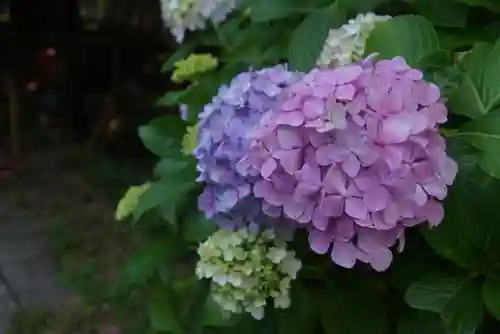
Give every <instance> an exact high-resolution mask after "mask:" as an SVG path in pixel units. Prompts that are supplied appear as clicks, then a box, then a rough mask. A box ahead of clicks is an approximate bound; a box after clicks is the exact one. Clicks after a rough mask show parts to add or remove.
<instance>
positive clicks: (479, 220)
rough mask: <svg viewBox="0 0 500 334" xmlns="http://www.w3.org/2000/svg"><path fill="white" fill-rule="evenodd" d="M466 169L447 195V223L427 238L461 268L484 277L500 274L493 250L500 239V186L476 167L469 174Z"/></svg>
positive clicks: (439, 251)
mask: <svg viewBox="0 0 500 334" xmlns="http://www.w3.org/2000/svg"><path fill="white" fill-rule="evenodd" d="M466 166H467V165H461V168H462V170H461V171H460V172H459V174H458V177H457V179H456V180H455V183H454V185H453V186H452V187H451V188H450V189H449V191H448V197H447V198H446V203H445V213H446V214H445V217H444V221H443V222H442V223H441V225H440V226H439V227H437V228H434V229H430V230H427V231H425V232H424V235H425V238H426V240H427V242H428V243H429V244H430V245H431V246H432V248H434V250H435V251H436V252H437V253H438V254H439V255H441V256H443V257H445V258H448V259H450V260H452V261H454V262H455V263H457V264H458V265H459V266H462V267H464V268H472V269H474V270H477V271H480V272H485V273H486V272H490V271H492V270H493V271H496V270H499V263H498V262H499V261H498V259H499V254H497V253H498V252H497V251H496V248H495V247H494V245H495V244H497V243H498V241H499V239H500V232H499V229H500V226H499V224H498V219H496V212H497V211H498V203H497V200H496V199H497V198H498V197H499V196H500V187H499V183H498V181H497V180H495V179H494V178H491V177H489V176H488V175H487V174H486V173H484V172H483V171H482V170H481V169H479V168H476V167H474V165H473V164H472V165H471V168H470V169H469V170H467V169H466ZM485 177H488V179H487V182H484V181H486V180H485V179H484V178H485ZM478 181H480V182H478Z"/></svg>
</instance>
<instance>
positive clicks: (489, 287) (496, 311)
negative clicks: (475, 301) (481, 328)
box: [483, 277, 500, 320]
mask: <svg viewBox="0 0 500 334" xmlns="http://www.w3.org/2000/svg"><path fill="white" fill-rule="evenodd" d="M483 300H484V303H485V305H486V308H487V309H488V311H489V312H490V313H491V314H492V315H493V316H494V317H495V318H497V319H498V320H500V279H499V278H497V277H488V278H487V279H486V281H485V282H484V285H483Z"/></svg>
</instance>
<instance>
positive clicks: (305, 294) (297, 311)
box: [277, 283, 320, 334]
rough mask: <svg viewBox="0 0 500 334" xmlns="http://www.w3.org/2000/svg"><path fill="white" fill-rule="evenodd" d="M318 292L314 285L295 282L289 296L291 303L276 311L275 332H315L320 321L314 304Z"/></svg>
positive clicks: (289, 333) (305, 333) (283, 333)
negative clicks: (276, 324)
mask: <svg viewBox="0 0 500 334" xmlns="http://www.w3.org/2000/svg"><path fill="white" fill-rule="evenodd" d="M318 293H320V291H319V290H318V289H317V288H316V287H309V286H306V285H305V284H304V285H301V284H299V283H295V284H294V285H293V286H292V291H291V296H290V298H291V300H292V305H291V306H290V308H288V309H286V310H283V311H280V312H279V313H278V330H277V334H309V333H316V332H317V331H316V329H317V327H318V323H319V322H320V319H319V312H318V305H316V304H317V301H316V300H317V296H318Z"/></svg>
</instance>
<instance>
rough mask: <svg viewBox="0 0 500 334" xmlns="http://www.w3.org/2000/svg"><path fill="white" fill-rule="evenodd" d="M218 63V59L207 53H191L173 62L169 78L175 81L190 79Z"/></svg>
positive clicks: (215, 66)
mask: <svg viewBox="0 0 500 334" xmlns="http://www.w3.org/2000/svg"><path fill="white" fill-rule="evenodd" d="M218 64H219V61H218V59H217V58H215V57H214V56H212V55H211V54H209V53H201V54H196V53H193V54H191V55H189V57H187V58H186V59H183V60H179V61H178V62H176V63H175V64H174V66H175V70H174V72H173V73H172V77H171V79H172V81H173V82H175V83H182V82H184V81H190V80H192V79H193V78H195V77H196V76H198V75H200V74H203V73H206V72H210V71H212V70H214V69H215V68H217V65H218Z"/></svg>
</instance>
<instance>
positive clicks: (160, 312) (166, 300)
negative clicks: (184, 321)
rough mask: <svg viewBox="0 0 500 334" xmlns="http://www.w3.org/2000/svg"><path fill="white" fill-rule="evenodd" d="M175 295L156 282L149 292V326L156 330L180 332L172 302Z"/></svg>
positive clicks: (176, 333) (180, 328)
mask: <svg viewBox="0 0 500 334" xmlns="http://www.w3.org/2000/svg"><path fill="white" fill-rule="evenodd" d="M176 298H177V296H175V295H174V292H173V291H171V289H169V288H168V287H166V286H164V285H161V284H156V285H155V286H154V287H153V288H152V289H151V290H150V292H149V319H150V322H151V327H153V329H154V330H157V331H165V332H170V333H174V334H178V333H179V334H181V333H183V332H184V331H183V330H182V327H181V324H180V322H179V319H178V317H177V314H176V312H175V308H174V306H173V302H174V301H175V300H176Z"/></svg>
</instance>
